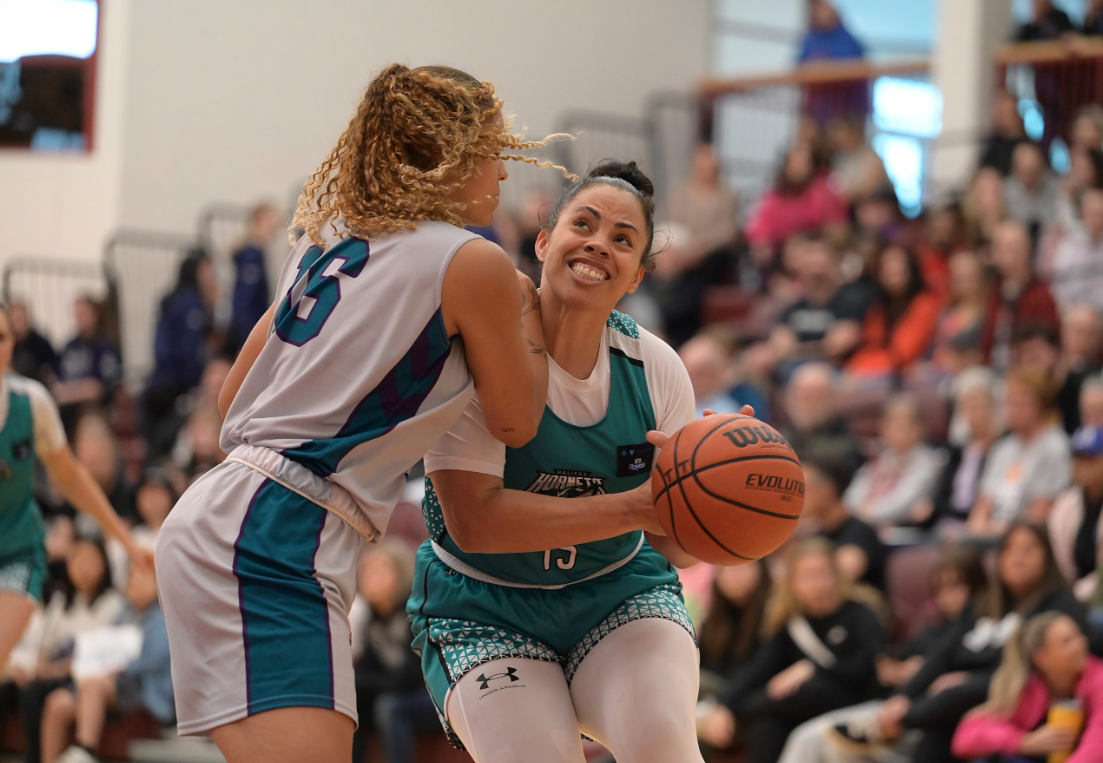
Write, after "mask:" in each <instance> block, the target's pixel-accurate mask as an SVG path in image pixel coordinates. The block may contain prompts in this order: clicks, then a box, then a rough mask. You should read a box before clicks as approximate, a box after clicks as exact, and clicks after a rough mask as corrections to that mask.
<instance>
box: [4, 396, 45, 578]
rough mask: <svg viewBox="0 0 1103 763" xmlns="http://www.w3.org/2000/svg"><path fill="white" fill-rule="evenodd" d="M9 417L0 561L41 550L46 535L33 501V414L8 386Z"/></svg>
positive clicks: (27, 402) (24, 399) (26, 401)
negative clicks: (0, 559)
mask: <svg viewBox="0 0 1103 763" xmlns="http://www.w3.org/2000/svg"><path fill="white" fill-rule="evenodd" d="M7 395H8V416H7V419H6V420H5V421H4V428H3V429H0V558H7V557H13V556H23V555H26V554H29V553H33V552H34V551H36V550H38V549H40V548H42V546H43V543H45V540H46V531H45V528H44V526H43V524H42V513H41V512H40V511H39V509H38V504H37V503H36V502H35V500H34V467H35V451H34V447H35V443H34V411H33V409H32V408H31V399H30V397H28V396H27V395H26V394H23V393H20V392H16V391H15V390H14V389H12V388H11V386H10V385H9V386H8V392H7Z"/></svg>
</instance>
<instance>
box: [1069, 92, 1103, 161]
mask: <svg viewBox="0 0 1103 763" xmlns="http://www.w3.org/2000/svg"><path fill="white" fill-rule="evenodd" d="M1080 148H1088V149H1100V148H1103V106H1100V105H1099V104H1098V103H1088V104H1084V105H1083V106H1081V107H1080V110H1079V111H1077V112H1076V118H1075V119H1073V120H1072V127H1071V128H1070V129H1069V150H1070V151H1071V150H1074V149H1080Z"/></svg>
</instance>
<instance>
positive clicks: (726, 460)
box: [651, 413, 804, 565]
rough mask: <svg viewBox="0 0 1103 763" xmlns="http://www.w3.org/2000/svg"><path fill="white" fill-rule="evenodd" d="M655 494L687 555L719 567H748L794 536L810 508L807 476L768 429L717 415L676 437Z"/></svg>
mask: <svg viewBox="0 0 1103 763" xmlns="http://www.w3.org/2000/svg"><path fill="white" fill-rule="evenodd" d="M651 494H652V497H653V498H654V501H655V509H656V511H657V512H658V515H659V524H661V525H662V526H663V530H664V531H665V532H666V534H667V535H668V536H669V537H670V538H671V539H672V540H673V541H674V542H675V543H677V544H678V545H679V546H680V547H681V548H682V549H684V550H685V551H686V552H687V553H689V554H691V555H693V556H694V557H696V558H698V559H700V560H701V561H704V562H709V563H712V564H725V565H730V564H743V563H745V562H750V561H754V560H756V559H761V558H762V557H764V556H766V555H767V554H769V553H770V552H771V551H774V550H775V549H776V548H777V547H778V546H780V545H781V544H782V543H784V542H785V540H786V539H787V538H788V537H789V535H790V534H792V532H793V529H794V528H795V527H796V524H797V519H799V518H800V511H801V508H802V507H803V506H804V471H803V470H802V469H801V466H800V459H798V458H797V455H796V453H794V452H793V449H792V447H790V446H789V443H787V442H786V441H785V438H784V437H782V436H781V435H780V434H779V433H778V432H777V430H776V429H774V428H773V427H771V426H770V425H769V424H765V423H763V422H761V421H759V420H758V419H756V418H754V417H752V416H746V415H744V414H739V413H730V414H712V415H706V416H704V417H703V418H700V419H697V420H696V421H692V422H690V423H689V424H687V425H686V426H684V427H682V428H681V429H679V430H678V431H677V432H676V433H674V435H672V436H671V437H670V440H669V441H668V442H667V444H666V447H664V448H663V449H662V451H661V452H660V453H659V458H658V459H657V463H656V468H655V472H654V473H653V474H652V477H651Z"/></svg>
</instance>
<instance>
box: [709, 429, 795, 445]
mask: <svg viewBox="0 0 1103 763" xmlns="http://www.w3.org/2000/svg"><path fill="white" fill-rule="evenodd" d="M723 435H724V437H727V438H728V439H729V440H731V443H732V445H734V446H735V447H737V448H746V447H747V446H748V445H758V444H759V443H762V444H764V445H766V444H770V443H777V444H779V445H785V446H786V447H788V445H789V443H788V442H786V441H785V438H784V437H782V436H781V435H780V434H778V433H777V432H776V431H775V430H774V429H772V428H770V427H740V428H739V429H730V430H728V431H727V432H724V433H723Z"/></svg>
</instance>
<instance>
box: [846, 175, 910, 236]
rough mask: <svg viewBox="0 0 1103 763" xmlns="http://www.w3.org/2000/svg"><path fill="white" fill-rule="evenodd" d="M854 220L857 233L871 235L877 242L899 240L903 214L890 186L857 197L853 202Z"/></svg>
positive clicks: (902, 228)
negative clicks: (863, 196) (859, 197)
mask: <svg viewBox="0 0 1103 763" xmlns="http://www.w3.org/2000/svg"><path fill="white" fill-rule="evenodd" d="M854 222H855V227H856V229H857V231H858V234H859V235H866V236H872V237H873V238H874V239H876V240H877V241H878V242H885V241H897V240H899V239H900V238H901V234H902V233H903V230H904V216H903V215H902V214H901V213H900V199H899V198H897V196H896V191H895V190H894V189H893V188H892V186H889V187H887V188H882V189H880V190H879V191H877V192H876V193H873V194H871V195H869V196H866V197H865V198H863V199H858V201H857V202H855V204H854Z"/></svg>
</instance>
